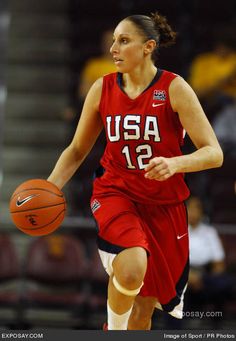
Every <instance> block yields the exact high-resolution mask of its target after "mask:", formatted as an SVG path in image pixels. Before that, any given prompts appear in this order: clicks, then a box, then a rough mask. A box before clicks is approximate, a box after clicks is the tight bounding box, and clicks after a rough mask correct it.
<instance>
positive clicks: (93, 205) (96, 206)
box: [91, 199, 101, 213]
mask: <svg viewBox="0 0 236 341" xmlns="http://www.w3.org/2000/svg"><path fill="white" fill-rule="evenodd" d="M100 207H101V204H100V202H99V201H98V200H97V199H94V200H93V201H92V203H91V210H92V212H93V213H94V212H95V211H97V210H98V209H99V208H100Z"/></svg>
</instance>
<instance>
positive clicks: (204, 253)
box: [185, 196, 232, 322]
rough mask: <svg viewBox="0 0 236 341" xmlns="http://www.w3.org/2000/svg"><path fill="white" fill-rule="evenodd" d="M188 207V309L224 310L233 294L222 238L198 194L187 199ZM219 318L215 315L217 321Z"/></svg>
mask: <svg viewBox="0 0 236 341" xmlns="http://www.w3.org/2000/svg"><path fill="white" fill-rule="evenodd" d="M187 210H188V219H189V244H190V273H189V282H188V288H187V291H186V296H185V311H188V312H190V311H202V310H204V308H205V309H206V308H208V310H209V308H211V309H212V308H213V309H214V311H220V312H223V310H224V304H225V302H226V300H227V299H228V298H229V297H230V293H231V286H232V283H231V279H230V277H229V275H228V274H227V271H226V264H225V251H224V248H223V245H222V242H221V239H220V237H219V235H218V233H217V231H216V229H215V228H214V227H213V226H211V225H209V224H208V223H207V222H205V221H204V211H203V205H202V202H201V200H200V199H199V198H198V197H196V196H191V197H190V198H189V199H188V201H187ZM211 311H213V310H211ZM221 318H222V317H221ZM216 320H217V319H216V318H215V322H216ZM213 322H214V321H213ZM217 322H219V320H218V321H217Z"/></svg>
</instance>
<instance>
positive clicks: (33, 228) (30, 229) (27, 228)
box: [19, 210, 65, 231]
mask: <svg viewBox="0 0 236 341" xmlns="http://www.w3.org/2000/svg"><path fill="white" fill-rule="evenodd" d="M63 212H65V210H62V211H61V212H60V213H59V214H58V215H57V216H56V218H55V219H53V220H52V221H50V223H48V224H45V225H42V226H39V227H20V226H19V229H22V230H27V231H35V230H39V229H42V228H43V227H45V226H48V225H50V224H52V223H54V221H55V220H57V218H58V217H59V216H60V215H61V214H62V213H63Z"/></svg>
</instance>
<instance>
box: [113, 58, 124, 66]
mask: <svg viewBox="0 0 236 341" xmlns="http://www.w3.org/2000/svg"><path fill="white" fill-rule="evenodd" d="M113 60H114V63H115V64H116V65H118V64H120V63H121V62H123V59H120V58H117V57H113Z"/></svg>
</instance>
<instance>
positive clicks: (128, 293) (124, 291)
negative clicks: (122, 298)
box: [112, 275, 143, 296]
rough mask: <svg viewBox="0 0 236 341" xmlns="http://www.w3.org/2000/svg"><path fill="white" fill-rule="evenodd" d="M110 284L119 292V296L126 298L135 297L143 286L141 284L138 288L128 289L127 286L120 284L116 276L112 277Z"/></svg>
mask: <svg viewBox="0 0 236 341" xmlns="http://www.w3.org/2000/svg"><path fill="white" fill-rule="evenodd" d="M112 282H113V285H114V287H115V288H116V290H117V291H119V292H120V293H121V294H123V295H126V296H137V295H138V294H139V292H140V290H141V288H142V286H143V282H142V283H141V285H139V286H138V287H137V286H135V287H134V288H132V289H130V288H129V287H128V286H126V285H125V284H124V285H123V284H121V283H120V282H119V281H118V280H117V278H116V276H115V275H114V276H113V278H112Z"/></svg>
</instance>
